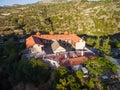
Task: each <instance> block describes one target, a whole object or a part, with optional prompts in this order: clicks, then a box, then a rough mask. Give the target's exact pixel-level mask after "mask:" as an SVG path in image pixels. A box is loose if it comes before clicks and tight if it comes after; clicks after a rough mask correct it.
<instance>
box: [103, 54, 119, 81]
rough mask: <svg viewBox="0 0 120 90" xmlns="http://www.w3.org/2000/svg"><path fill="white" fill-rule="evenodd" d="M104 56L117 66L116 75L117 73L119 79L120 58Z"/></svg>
mask: <svg viewBox="0 0 120 90" xmlns="http://www.w3.org/2000/svg"><path fill="white" fill-rule="evenodd" d="M105 58H107V59H108V60H110V61H112V62H113V63H114V64H116V65H117V66H118V68H119V69H118V70H117V75H118V77H119V80H120V59H115V58H112V57H110V56H105Z"/></svg>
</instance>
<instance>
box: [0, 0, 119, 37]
mask: <svg viewBox="0 0 120 90" xmlns="http://www.w3.org/2000/svg"><path fill="white" fill-rule="evenodd" d="M15 30H16V31H18V32H19V31H20V32H21V31H22V32H24V33H30V32H33V31H44V32H49V31H51V30H52V31H55V32H56V33H63V32H64V31H69V32H70V33H76V34H87V35H108V34H115V33H118V32H120V2H119V1H118V2H79V1H76V2H72V1H70V2H64V3H42V2H39V3H35V4H31V5H24V6H20V5H19V6H12V7H3V8H0V31H1V32H0V33H1V34H6V33H7V34H10V33H13V32H15Z"/></svg>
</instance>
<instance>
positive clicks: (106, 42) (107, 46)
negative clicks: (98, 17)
mask: <svg viewBox="0 0 120 90" xmlns="http://www.w3.org/2000/svg"><path fill="white" fill-rule="evenodd" d="M101 50H102V51H103V52H104V53H105V54H107V55H110V52H111V45H110V39H109V37H108V38H107V39H106V40H104V42H103V45H102V47H101Z"/></svg>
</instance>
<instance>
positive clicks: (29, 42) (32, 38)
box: [26, 35, 43, 48]
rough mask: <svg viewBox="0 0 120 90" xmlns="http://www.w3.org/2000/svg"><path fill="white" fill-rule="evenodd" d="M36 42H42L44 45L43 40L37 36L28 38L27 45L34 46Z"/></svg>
mask: <svg viewBox="0 0 120 90" xmlns="http://www.w3.org/2000/svg"><path fill="white" fill-rule="evenodd" d="M34 44H40V45H43V43H42V42H41V40H40V38H39V37H37V36H33V35H32V36H30V37H28V38H27V39H26V47H27V48H29V47H32V46H33V45H34Z"/></svg>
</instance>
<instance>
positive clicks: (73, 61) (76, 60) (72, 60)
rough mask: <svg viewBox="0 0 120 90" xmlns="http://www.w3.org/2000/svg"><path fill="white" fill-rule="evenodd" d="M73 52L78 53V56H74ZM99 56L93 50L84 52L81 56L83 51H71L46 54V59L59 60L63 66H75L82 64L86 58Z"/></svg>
mask: <svg viewBox="0 0 120 90" xmlns="http://www.w3.org/2000/svg"><path fill="white" fill-rule="evenodd" d="M73 53H76V55H77V56H76V57H73ZM65 54H66V55H67V58H65ZM97 57H98V56H97V55H96V54H94V53H92V52H84V56H81V52H80V51H79V52H69V53H61V54H58V55H52V54H51V55H46V56H45V59H51V60H58V61H59V64H60V65H61V66H73V65H80V64H82V63H83V62H84V61H85V60H88V59H92V58H97Z"/></svg>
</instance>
